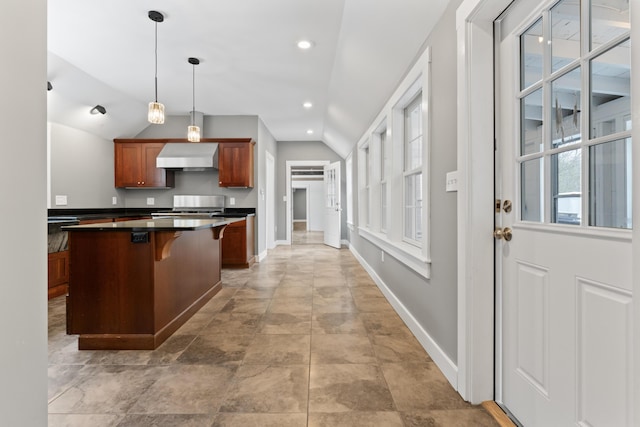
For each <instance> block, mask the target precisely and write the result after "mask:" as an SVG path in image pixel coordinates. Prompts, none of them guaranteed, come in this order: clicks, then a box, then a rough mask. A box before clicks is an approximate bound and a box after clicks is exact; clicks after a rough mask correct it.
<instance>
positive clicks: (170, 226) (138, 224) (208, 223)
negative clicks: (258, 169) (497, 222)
mask: <svg viewBox="0 0 640 427" xmlns="http://www.w3.org/2000/svg"><path fill="white" fill-rule="evenodd" d="M238 221H242V219H241V218H230V217H219V218H210V219H191V218H189V219H181V218H157V219H136V220H132V221H120V222H105V223H98V224H85V225H70V226H64V227H62V230H63V231H181V230H201V229H205V228H214V227H220V226H223V225H228V224H231V223H233V222H238Z"/></svg>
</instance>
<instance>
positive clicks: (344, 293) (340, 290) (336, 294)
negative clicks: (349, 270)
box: [313, 286, 352, 299]
mask: <svg viewBox="0 0 640 427" xmlns="http://www.w3.org/2000/svg"><path fill="white" fill-rule="evenodd" d="M313 296H314V297H320V298H347V299H349V298H352V296H351V291H350V290H349V288H347V287H346V286H324V287H319V288H313Z"/></svg>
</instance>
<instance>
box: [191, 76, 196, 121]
mask: <svg viewBox="0 0 640 427" xmlns="http://www.w3.org/2000/svg"><path fill="white" fill-rule="evenodd" d="M191 65H192V68H193V85H192V87H193V94H192V95H193V96H192V98H191V99H192V100H193V105H192V107H191V125H194V126H195V124H196V117H195V115H196V64H191Z"/></svg>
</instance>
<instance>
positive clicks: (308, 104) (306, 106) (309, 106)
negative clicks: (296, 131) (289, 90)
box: [302, 101, 313, 108]
mask: <svg viewBox="0 0 640 427" xmlns="http://www.w3.org/2000/svg"><path fill="white" fill-rule="evenodd" d="M302 106H303V107H304V108H311V107H313V104H312V103H310V102H308V101H307V102H305V103H304V104H302Z"/></svg>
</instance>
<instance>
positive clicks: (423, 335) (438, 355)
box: [349, 245, 458, 390]
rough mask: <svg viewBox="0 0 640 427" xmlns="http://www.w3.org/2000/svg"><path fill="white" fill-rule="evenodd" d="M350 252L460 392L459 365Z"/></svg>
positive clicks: (371, 271) (369, 267)
mask: <svg viewBox="0 0 640 427" xmlns="http://www.w3.org/2000/svg"><path fill="white" fill-rule="evenodd" d="M349 250H351V253H352V254H353V256H355V257H356V259H357V260H358V262H360V264H361V265H362V267H364V269H365V270H366V271H367V273H369V275H370V276H371V278H372V279H373V281H374V282H375V283H376V285H378V288H380V290H381V291H382V293H383V294H384V296H385V297H386V298H387V300H388V301H389V303H390V304H391V306H392V307H393V308H394V309H395V310H396V312H397V313H398V315H399V316H400V317H401V318H402V320H403V321H404V323H405V324H406V325H407V327H408V328H409V329H410V330H411V332H412V333H413V335H414V336H415V337H416V339H417V340H418V341H419V342H420V345H422V347H423V348H424V349H425V350H426V352H427V353H429V356H430V357H431V360H433V361H434V362H435V364H436V365H437V366H438V368H439V369H440V370H441V371H442V373H443V374H444V376H445V377H446V378H447V380H448V381H449V382H450V383H451V385H452V386H453V388H454V389H456V390H458V367H457V365H456V364H455V363H454V362H453V361H452V360H451V359H450V358H449V356H447V355H446V354H445V352H444V351H442V349H441V348H440V346H439V345H438V344H437V343H436V342H435V340H434V339H433V338H431V336H430V335H429V333H428V332H427V331H425V329H424V328H423V327H422V325H420V324H419V323H418V321H417V320H416V318H415V317H414V316H413V314H411V312H410V311H409V310H407V308H406V307H405V306H404V304H403V303H402V301H400V300H399V299H398V298H397V297H396V296H395V294H394V293H393V292H391V290H390V289H389V287H388V286H387V285H386V284H385V283H384V282H383V281H382V279H381V278H380V276H378V274H377V273H376V272H375V270H374V269H373V268H372V267H371V266H370V265H369V264H368V263H367V262H366V261H365V260H364V258H362V256H361V255H360V254H359V253H358V251H357V250H356V249H355V248H354V247H353V246H352V245H349Z"/></svg>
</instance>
